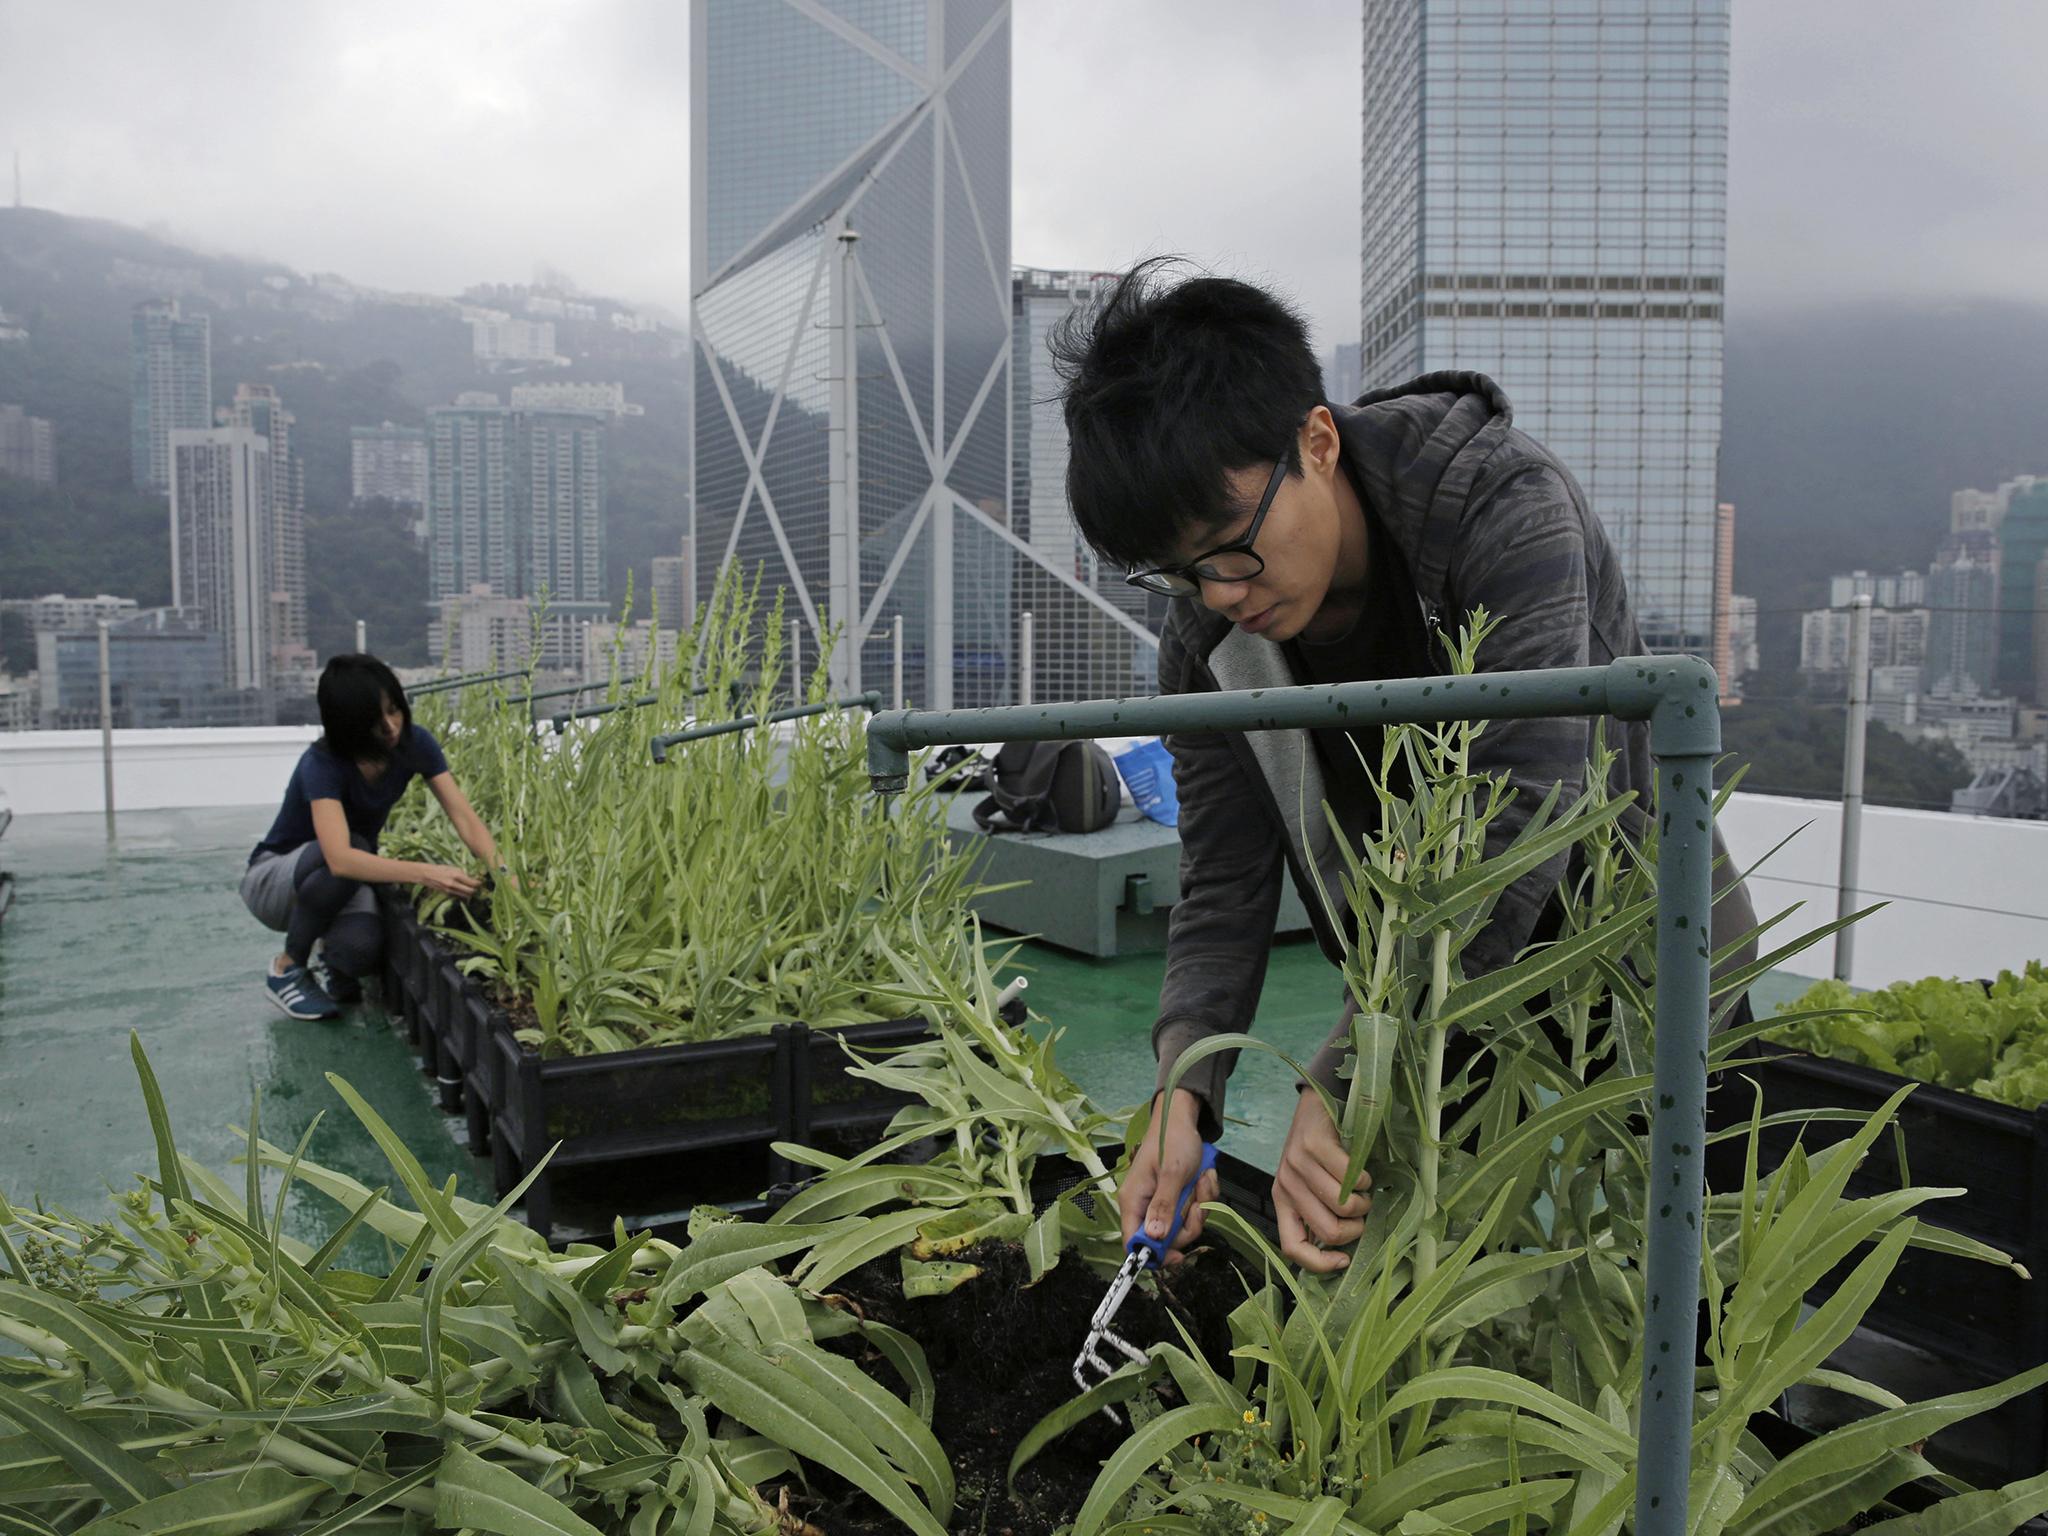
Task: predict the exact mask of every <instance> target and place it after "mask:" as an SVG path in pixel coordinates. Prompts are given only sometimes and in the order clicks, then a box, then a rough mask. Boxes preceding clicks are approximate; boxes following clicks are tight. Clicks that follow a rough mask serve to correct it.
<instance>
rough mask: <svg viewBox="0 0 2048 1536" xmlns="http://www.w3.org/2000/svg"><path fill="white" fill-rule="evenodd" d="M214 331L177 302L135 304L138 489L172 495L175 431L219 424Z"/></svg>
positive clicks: (131, 435)
mask: <svg viewBox="0 0 2048 1536" xmlns="http://www.w3.org/2000/svg"><path fill="white" fill-rule="evenodd" d="M212 348H213V342H212V327H211V325H210V323H209V322H208V320H207V317H206V316H204V315H186V314H185V313H183V312H182V311H181V310H180V309H179V308H178V301H177V300H176V299H150V300H147V301H145V302H143V303H141V304H138V305H136V306H135V311H134V314H133V316H132V317H131V320H130V334H129V430H128V450H129V457H130V460H131V462H132V467H133V473H134V480H135V484H136V487H137V489H139V490H145V491H155V492H157V493H158V494H159V495H165V494H168V493H169V491H170V488H171V433H173V432H182V431H193V430H203V429H204V428H206V427H210V426H211V425H213V350H212Z"/></svg>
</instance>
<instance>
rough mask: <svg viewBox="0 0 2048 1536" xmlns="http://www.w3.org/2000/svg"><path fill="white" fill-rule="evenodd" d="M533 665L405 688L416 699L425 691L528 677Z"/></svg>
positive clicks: (433, 691)
mask: <svg viewBox="0 0 2048 1536" xmlns="http://www.w3.org/2000/svg"><path fill="white" fill-rule="evenodd" d="M532 671H533V669H532V668H531V667H514V668H512V669H511V670H510V671H509V672H472V673H470V674H469V675H468V676H466V677H437V678H435V679H434V680H433V681H432V682H430V683H419V684H416V685H414V686H413V687H411V688H408V689H406V690H405V696H406V697H407V698H409V699H416V698H418V697H419V696H420V695H421V694H423V693H446V692H447V691H448V690H449V689H451V688H467V687H468V686H469V685H470V684H471V683H497V682H503V681H504V680H505V679H506V678H508V677H526V676H529V675H530V674H531V673H532Z"/></svg>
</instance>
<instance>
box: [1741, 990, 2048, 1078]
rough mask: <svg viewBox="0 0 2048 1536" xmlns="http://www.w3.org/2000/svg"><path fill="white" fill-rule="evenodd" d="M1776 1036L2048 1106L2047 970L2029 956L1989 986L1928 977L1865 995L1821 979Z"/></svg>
mask: <svg viewBox="0 0 2048 1536" xmlns="http://www.w3.org/2000/svg"><path fill="white" fill-rule="evenodd" d="M1787 1008H1788V1010H1789V1011H1791V1012H1793V1013H1797V1014H1801V1015H1805V1017H1802V1018H1800V1019H1799V1020H1797V1021H1795V1022H1789V1023H1784V1024H1781V1025H1780V1027H1779V1028H1777V1029H1774V1030H1773V1031H1772V1032H1771V1034H1770V1038H1771V1039H1773V1040H1776V1041H1778V1042H1779V1043H1780V1044H1783V1045H1788V1046H1791V1047H1793V1048H1794V1049H1796V1050H1802V1051H1811V1052H1813V1053H1814V1054H1815V1055H1816V1056H1833V1057H1838V1058H1840V1059H1841V1060H1843V1061H1852V1062H1855V1063H1856V1064H1857V1065H1859V1066H1865V1067H1875V1068H1876V1069H1877V1070H1878V1071H1880V1072H1891V1073H1895V1074H1897V1075H1898V1076H1901V1077H1913V1078H1918V1079H1920V1080H1921V1081H1922V1082H1929V1083H1939V1084H1940V1085H1941V1086H1942V1087H1944V1088H1954V1089H1957V1090H1959V1091H1960V1092H1963V1093H1974V1094H1976V1095H1977V1096H1978V1097H1979V1098H1985V1099H1995V1100H1997V1101H1998V1102H1999V1103H2001V1104H2011V1105H2015V1106H2017V1107H2018V1108H2021V1109H2033V1108H2034V1107H2036V1106H2037V1105H2041V1104H2048V967H2044V966H2043V965H2042V963H2041V962H2040V961H2039V960H2030V961H2028V962H2027V964H2026V968H2025V969H2024V970H2022V971H2019V972H2017V973H2015V972H2013V971H2000V972H1999V973H1998V979H1997V980H1996V981H1994V982H1992V983H1991V985H1990V986H1989V988H1986V987H1985V986H1983V985H1982V984H1980V983H1978V982H1974V981H1955V980H1944V979H1942V978H1941V977H1937V976H1929V977H1925V978H1923V979H1921V980H1919V981H1901V982H1895V983H1894V984H1892V985H1891V986H1889V987H1885V988H1884V989H1882V990H1881V991H1877V992H1867V993H1860V994H1859V993H1857V992H1855V991H1854V990H1853V989H1851V988H1850V987H1849V985H1848V984H1847V983H1846V982H1840V981H1818V982H1815V983H1814V984H1813V986H1811V987H1809V988H1808V989H1807V990H1806V992H1805V993H1804V994H1802V995H1801V996H1800V997H1799V998H1798V1000H1797V1001H1795V1002H1793V1003H1790V1004H1788V1005H1787Z"/></svg>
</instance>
